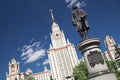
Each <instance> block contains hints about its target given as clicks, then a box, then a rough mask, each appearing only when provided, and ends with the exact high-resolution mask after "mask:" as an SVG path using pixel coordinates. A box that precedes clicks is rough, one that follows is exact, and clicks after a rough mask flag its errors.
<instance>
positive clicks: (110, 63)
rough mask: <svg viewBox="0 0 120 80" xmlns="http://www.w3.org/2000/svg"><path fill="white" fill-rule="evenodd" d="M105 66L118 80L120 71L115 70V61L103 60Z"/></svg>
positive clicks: (119, 79)
mask: <svg viewBox="0 0 120 80" xmlns="http://www.w3.org/2000/svg"><path fill="white" fill-rule="evenodd" d="M105 61H106V63H107V66H108V68H109V70H110V71H112V72H114V73H115V75H116V77H117V79H118V80H120V71H119V70H118V68H117V64H116V62H115V61H112V60H111V61H108V60H107V59H105Z"/></svg>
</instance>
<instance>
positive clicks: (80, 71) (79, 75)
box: [73, 61, 88, 80]
mask: <svg viewBox="0 0 120 80" xmlns="http://www.w3.org/2000/svg"><path fill="white" fill-rule="evenodd" d="M87 76H88V72H87V67H86V65H85V62H82V61H81V62H80V64H79V65H77V66H75V68H74V69H73V77H74V79H75V80H87Z"/></svg>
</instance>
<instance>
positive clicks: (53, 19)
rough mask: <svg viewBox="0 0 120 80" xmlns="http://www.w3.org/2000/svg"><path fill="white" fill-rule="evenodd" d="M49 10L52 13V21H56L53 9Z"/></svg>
mask: <svg viewBox="0 0 120 80" xmlns="http://www.w3.org/2000/svg"><path fill="white" fill-rule="evenodd" d="M49 11H50V14H51V17H52V22H55V18H54V15H53V10H52V9H50V10H49Z"/></svg>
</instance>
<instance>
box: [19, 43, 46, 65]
mask: <svg viewBox="0 0 120 80" xmlns="http://www.w3.org/2000/svg"><path fill="white" fill-rule="evenodd" d="M21 52H22V54H21V58H22V60H24V61H25V63H31V62H34V61H37V60H38V59H40V58H42V57H44V56H45V53H46V50H45V49H43V45H41V44H40V42H35V43H32V44H29V45H24V46H23V48H22V50H21Z"/></svg>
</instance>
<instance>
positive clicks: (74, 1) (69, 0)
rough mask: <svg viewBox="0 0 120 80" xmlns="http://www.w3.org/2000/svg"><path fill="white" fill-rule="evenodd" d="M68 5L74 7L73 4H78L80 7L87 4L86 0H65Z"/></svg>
mask: <svg viewBox="0 0 120 80" xmlns="http://www.w3.org/2000/svg"><path fill="white" fill-rule="evenodd" d="M65 2H66V4H67V7H68V8H72V6H73V5H77V6H78V7H79V8H80V7H84V6H86V3H85V0H81V1H80V0H65Z"/></svg>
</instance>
